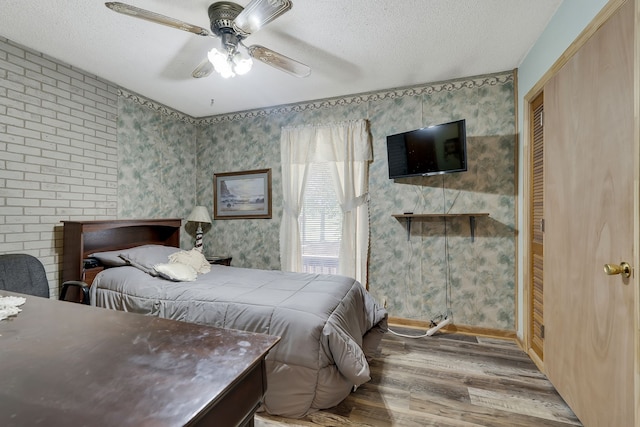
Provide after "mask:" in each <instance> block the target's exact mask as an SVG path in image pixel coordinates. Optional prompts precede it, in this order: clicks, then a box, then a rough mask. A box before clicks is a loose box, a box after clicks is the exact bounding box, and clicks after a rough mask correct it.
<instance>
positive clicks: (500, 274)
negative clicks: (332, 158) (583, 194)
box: [118, 72, 517, 330]
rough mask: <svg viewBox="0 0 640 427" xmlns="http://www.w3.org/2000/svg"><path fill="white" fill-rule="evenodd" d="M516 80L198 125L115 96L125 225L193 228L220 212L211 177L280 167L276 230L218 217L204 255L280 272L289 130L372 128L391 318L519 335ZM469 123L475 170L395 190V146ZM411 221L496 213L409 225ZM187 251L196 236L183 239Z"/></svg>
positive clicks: (374, 227) (378, 278)
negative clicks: (356, 123)
mask: <svg viewBox="0 0 640 427" xmlns="http://www.w3.org/2000/svg"><path fill="white" fill-rule="evenodd" d="M514 102H515V94H514V79H513V74H512V73H511V72H505V73H497V74H492V75H487V76H477V77H469V78H466V79H459V80H452V81H447V82H439V83H430V84H425V85H421V86H416V87H411V88H401V89H390V90H386V91H379V92H375V93H369V94H357V95H349V96H343V97H339V98H333V99H327V100H319V101H314V102H308V103H301V104H295V105H290V106H278V107H273V108H270V109H265V110H256V111H247V112H239V113H234V114H229V115H224V116H215V117H209V118H202V119H194V118H188V117H184V116H180V114H175V113H171V112H168V111H167V110H166V109H163V108H162V107H158V106H155V108H149V105H145V104H148V103H145V102H144V101H141V100H140V99H139V98H138V97H135V96H131V95H128V94H126V93H123V94H122V96H121V97H120V120H119V130H118V143H119V148H120V151H119V153H120V156H121V157H120V165H119V166H120V168H119V180H120V184H119V189H120V191H119V194H120V196H119V197H120V200H119V206H120V217H138V218H142V217H162V216H178V217H186V215H188V213H189V212H190V210H191V208H192V207H193V206H194V205H195V204H196V203H197V204H198V205H204V206H207V207H209V208H210V209H211V210H212V209H213V175H214V173H222V172H237V171H244V170H254V169H267V168H270V169H272V197H273V216H272V218H271V219H247V220H216V221H214V223H213V224H212V226H211V228H210V229H209V230H208V231H207V232H206V234H205V236H204V246H205V252H206V253H207V254H210V255H218V254H220V255H230V256H232V257H233V261H232V265H234V266H239V267H248V268H260V269H278V268H279V266H280V259H279V229H280V218H281V214H282V206H281V204H280V202H279V201H280V200H281V194H282V189H281V173H280V129H281V128H282V127H283V126H291V125H300V124H314V123H330V122H340V121H345V120H356V119H362V118H364V119H367V120H368V121H369V124H370V130H371V137H372V142H373V150H374V161H373V162H372V163H371V166H370V181H369V185H370V187H369V192H370V224H371V251H370V261H369V283H368V284H367V285H368V287H369V290H370V291H371V292H372V293H373V294H374V295H375V296H376V297H377V298H378V299H379V300H381V301H383V300H384V301H386V303H387V309H388V310H389V313H390V315H391V316H393V317H398V318H405V319H413V320H421V321H427V322H428V321H429V320H437V319H438V317H439V316H441V315H443V314H445V313H447V312H448V310H450V313H451V314H452V315H453V320H454V323H457V324H461V325H469V326H477V327H485V328H494V329H502V330H514V329H515V298H516V295H515V292H516V290H515V281H516V271H515V270H516V262H515V256H516V230H515V214H516V198H515V191H516V182H515V179H516V171H515V165H516V156H517V153H516V135H515V103H514ZM458 119H466V125H467V151H468V169H469V170H468V171H467V172H463V173H457V174H449V175H441V176H435V177H425V178H423V177H417V178H405V179H397V180H390V179H389V178H388V171H387V158H386V136H387V135H391V134H394V133H398V132H403V131H407V130H412V129H417V128H420V127H424V126H428V125H432V124H438V123H444V122H448V121H452V120H458ZM406 211H411V212H415V213H442V212H449V213H470V212H471V213H473V212H482V213H488V214H489V216H488V217H486V216H483V217H477V218H476V230H475V239H474V241H472V240H471V234H470V222H469V219H468V218H466V217H462V218H448V219H447V220H446V221H445V220H444V219H430V220H428V221H415V220H414V221H413V222H412V224H411V233H410V236H408V234H407V228H406V223H405V221H404V220H397V219H395V218H394V217H392V215H393V214H398V213H402V212H406ZM184 235H185V236H184V237H185V239H183V243H184V245H186V246H187V247H190V246H191V245H192V242H191V241H190V239H192V237H191V236H188V234H187V233H184Z"/></svg>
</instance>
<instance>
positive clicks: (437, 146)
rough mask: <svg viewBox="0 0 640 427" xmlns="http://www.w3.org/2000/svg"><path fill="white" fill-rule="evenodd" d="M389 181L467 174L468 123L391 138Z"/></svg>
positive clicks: (420, 130) (388, 143)
mask: <svg viewBox="0 0 640 427" xmlns="http://www.w3.org/2000/svg"><path fill="white" fill-rule="evenodd" d="M387 157H388V160H389V179H395V178H404V177H408V176H418V175H419V176H431V175H440V174H444V173H453V172H464V171H466V170H467V135H466V128H465V120H457V121H454V122H449V123H442V124H439V125H435V126H429V127H425V128H421V129H416V130H412V131H409V132H403V133H399V134H396V135H389V136H387Z"/></svg>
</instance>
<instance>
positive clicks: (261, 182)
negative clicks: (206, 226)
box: [213, 169, 271, 219]
mask: <svg viewBox="0 0 640 427" xmlns="http://www.w3.org/2000/svg"><path fill="white" fill-rule="evenodd" d="M213 218H214V219H252V218H271V169H259V170H251V171H243V172H224V173H215V174H213Z"/></svg>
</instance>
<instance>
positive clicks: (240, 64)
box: [233, 55, 253, 76]
mask: <svg viewBox="0 0 640 427" xmlns="http://www.w3.org/2000/svg"><path fill="white" fill-rule="evenodd" d="M252 66H253V61H252V60H251V58H242V57H241V56H240V55H236V56H234V57H233V70H234V71H235V72H236V74H238V75H240V76H242V75H244V74H247V73H248V72H249V71H250V70H251V67H252Z"/></svg>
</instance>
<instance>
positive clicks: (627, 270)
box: [604, 262, 631, 277]
mask: <svg viewBox="0 0 640 427" xmlns="http://www.w3.org/2000/svg"><path fill="white" fill-rule="evenodd" d="M604 272H605V273H607V274H608V275H609V276H613V275H614V274H622V275H623V276H624V277H631V266H630V265H629V263H628V262H621V263H620V265H617V264H605V265H604Z"/></svg>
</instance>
